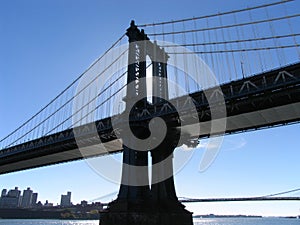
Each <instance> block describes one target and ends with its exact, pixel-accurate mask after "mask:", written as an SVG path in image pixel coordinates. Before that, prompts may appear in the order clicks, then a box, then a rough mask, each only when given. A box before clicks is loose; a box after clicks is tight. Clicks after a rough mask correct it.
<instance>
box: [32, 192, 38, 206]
mask: <svg viewBox="0 0 300 225" xmlns="http://www.w3.org/2000/svg"><path fill="white" fill-rule="evenodd" d="M37 198H38V193H33V194H32V198H31V206H36V204H37Z"/></svg>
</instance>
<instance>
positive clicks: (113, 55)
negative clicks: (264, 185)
mask: <svg viewBox="0 0 300 225" xmlns="http://www.w3.org/2000/svg"><path fill="white" fill-rule="evenodd" d="M292 4H293V1H292V0H285V1H276V2H273V3H269V4H264V5H259V6H253V7H248V8H244V9H239V10H234V11H230V12H223V13H217V14H212V15H208V16H201V17H193V18H188V19H181V20H173V21H166V22H159V23H151V24H141V25H136V24H135V22H134V21H132V22H131V24H130V27H129V28H128V29H127V31H126V33H125V34H124V35H122V36H121V37H120V38H119V39H118V40H117V41H116V42H115V43H114V44H113V45H112V46H111V47H110V48H109V49H108V50H107V51H106V52H105V53H104V54H103V55H102V56H101V57H100V58H98V59H97V60H96V61H95V62H94V63H93V64H92V65H91V66H90V67H89V68H87V69H86V71H84V72H83V73H82V74H81V75H80V76H79V77H78V78H77V79H76V80H74V81H73V82H72V83H71V84H70V85H69V86H68V87H66V89H64V90H63V91H62V92H61V93H60V94H59V95H57V96H56V97H55V98H54V99H52V100H51V101H50V102H49V103H48V104H47V105H46V106H44V107H43V108H42V109H41V110H40V111H39V112H37V113H36V114H35V115H33V116H32V117H31V118H30V119H28V120H27V121H25V122H24V123H23V124H21V125H20V126H19V127H18V128H17V129H16V130H14V131H13V132H11V133H10V134H8V135H7V136H6V137H4V138H2V139H1V140H0V149H1V150H0V162H1V163H0V174H4V173H9V172H14V171H20V170H24V169H29V168H35V167H41V166H45V165H51V164H56V163H62V162H68V161H72V160H79V159H83V158H89V157H95V156H101V155H106V154H112V153H117V152H122V151H123V162H124V163H123V170H122V184H121V187H120V192H119V195H118V198H117V200H116V201H114V202H112V203H111V204H110V205H109V208H108V213H107V214H105V215H104V216H103V219H102V222H101V223H103V224H105V225H109V224H118V223H121V222H122V221H123V222H124V218H125V220H126V221H127V222H128V224H138V223H143V224H150V222H149V221H152V222H151V224H161V223H162V222H161V221H168V222H165V223H163V224H173V225H174V224H192V220H191V213H189V212H188V211H186V210H185V209H184V208H183V206H182V205H181V204H180V203H179V201H178V198H177V196H176V192H175V187H174V182H173V176H172V174H173V170H172V154H173V151H174V149H175V147H176V146H180V145H182V144H186V145H188V146H196V145H197V143H198V140H199V139H200V138H205V137H212V136H222V135H223V134H232V133H237V132H245V131H251V130H256V129H262V128H269V127H274V126H281V125H287V124H292V123H297V122H299V119H300V93H299V92H300V89H299V84H300V61H299V59H300V49H299V41H300V38H299V37H300V28H299V26H298V24H299V22H300V21H299V20H300V14H299V13H297V12H295V13H289V11H288V9H289V7H292ZM127 38H128V39H129V41H128V40H127ZM128 42H129V44H128ZM193 75H194V76H193ZM155 118H160V120H159V121H160V122H159V121H158V120H153V119H155ZM153 121H154V122H153ZM162 121H163V122H162ZM161 123H163V124H165V126H161ZM129 125H130V126H129ZM128 126H129V130H128V129H127V130H126V127H128ZM160 128H161V129H160ZM164 129H165V130H164ZM128 131H130V132H132V133H133V134H134V135H133V136H132V135H130V134H128ZM152 131H156V132H158V133H157V134H156V136H155V134H154V136H153V134H152V133H153V132H152ZM161 131H164V132H165V133H164V132H162V133H164V138H163V139H162V140H161V142H159V143H158V144H156V142H155V140H158V139H160V137H161V134H162V133H161ZM154 133H155V132H154ZM139 140H144V141H145V140H147V141H148V142H147V145H142V146H143V147H144V151H139V150H137V149H135V148H133V147H132V145H133V146H135V145H137V143H140V141H139ZM143 143H146V142H143ZM153 143H154V144H153ZM140 146H141V145H140ZM147 151H150V152H151V156H152V163H153V165H156V164H159V163H160V162H163V161H164V162H166V163H165V164H164V165H162V166H160V167H159V168H155V166H153V167H154V168H152V170H153V173H152V185H151V187H150V186H149V185H141V186H137V185H130V184H132V182H140V181H142V182H145V184H146V183H147V182H148V177H149V176H148V168H147V167H148V159H147V157H148V152H147ZM170 156H171V157H170ZM124 165H125V166H124ZM126 165H130V166H138V167H143V168H147V169H141V170H139V171H138V172H137V171H135V170H134V169H133V168H131V167H126ZM167 173H169V174H171V176H168V177H167V179H166V180H160V179H161V177H162V176H164V175H165V174H167ZM223 200H224V199H223ZM227 200H228V199H227ZM244 200H247V199H244ZM148 209H149V210H150V212H149V210H148ZM147 210H148V211H147ZM147 213H148V214H147ZM154 215H155V216H154ZM150 216H151V218H152V219H150ZM153 218H154V219H153ZM154 220H155V221H154ZM147 221H148V222H147ZM153 221H154V222H153ZM159 221H160V222H159ZM123 224H124V223H123Z"/></svg>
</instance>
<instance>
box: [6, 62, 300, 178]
mask: <svg viewBox="0 0 300 225" xmlns="http://www.w3.org/2000/svg"><path fill="white" fill-rule="evenodd" d="M215 90H216V89H214V88H212V89H210V90H206V91H205V93H204V92H203V91H200V92H197V93H193V94H190V96H191V97H192V99H193V103H194V104H195V106H196V108H197V111H198V112H197V116H198V118H199V121H200V134H199V131H198V130H199V128H197V126H195V125H194V124H188V125H186V126H184V127H181V130H182V131H183V132H185V134H186V135H187V136H188V137H189V138H190V139H193V138H203V137H209V136H210V135H211V122H212V121H211V115H210V108H212V107H214V106H212V105H211V104H208V101H207V99H209V98H210V97H212V95H216V93H217V92H216V91H215ZM221 90H222V92H223V95H224V101H225V105H226V111H227V112H226V124H227V125H226V129H225V130H224V132H223V129H221V130H216V131H215V133H216V134H217V133H225V134H231V133H236V132H242V131H249V130H256V129H260V128H268V127H272V126H277V125H285V124H290V123H295V122H299V121H300V63H297V64H294V65H290V66H286V67H282V68H280V69H276V70H273V71H269V72H266V73H262V74H259V75H255V76H252V77H248V78H244V79H241V80H237V81H234V82H230V83H227V84H223V85H221ZM208 95H210V97H209V96H208ZM185 100H186V98H184V97H180V98H178V99H175V100H172V103H173V104H174V105H175V104H179V105H183V104H184V103H183V101H185ZM215 104H216V106H217V105H218V104H221V103H220V102H216V103H215ZM143 110H146V111H147V112H148V113H147V115H146V116H141V115H142V114H143V113H142V112H141V113H139V114H138V115H139V116H138V117H137V118H136V121H137V122H138V123H140V122H147V121H149V120H150V119H151V118H153V117H154V116H161V117H162V118H165V120H166V121H167V122H169V123H170V124H172V125H173V126H175V127H176V126H180V123H178V122H176V121H178V114H177V113H176V112H175V111H174V109H173V108H172V107H166V105H157V106H155V107H154V108H153V107H152V108H151V107H149V108H146V109H143ZM186 111H187V113H186V114H185V119H186V120H188V119H189V117H192V116H195V115H191V114H189V113H188V112H189V109H188V108H187V109H186ZM117 117H120V118H121V117H122V116H121V115H119V116H117ZM220 119H222V118H217V119H216V120H220ZM74 134H77V135H76V137H77V138H76V139H75V138H74ZM99 137H100V138H101V142H102V143H104V145H105V147H103V146H101V145H100V144H99ZM78 146H80V151H79V149H78ZM121 151H122V141H121V140H120V139H117V137H116V135H115V133H114V131H113V128H112V126H111V118H106V119H103V120H100V121H96V122H95V123H92V124H87V125H83V126H81V127H78V128H74V129H70V130H65V131H62V132H60V133H56V134H52V135H49V136H46V137H42V138H39V139H36V140H32V141H29V142H27V143H24V144H20V145H17V146H13V147H9V148H7V149H3V150H1V151H0V174H5V173H9V172H14V171H20V170H24V169H30V168H36V167H41V166H47V165H52V164H57V163H62V162H68V161H73V160H79V159H83V158H89V157H95V156H102V155H107V154H112V153H117V152H121Z"/></svg>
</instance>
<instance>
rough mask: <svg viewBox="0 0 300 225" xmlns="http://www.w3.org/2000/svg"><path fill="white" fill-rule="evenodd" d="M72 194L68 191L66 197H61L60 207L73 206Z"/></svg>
mask: <svg viewBox="0 0 300 225" xmlns="http://www.w3.org/2000/svg"><path fill="white" fill-rule="evenodd" d="M71 205H72V204H71V192H70V191H68V192H67V194H66V195H61V199H60V206H63V207H66V206H71Z"/></svg>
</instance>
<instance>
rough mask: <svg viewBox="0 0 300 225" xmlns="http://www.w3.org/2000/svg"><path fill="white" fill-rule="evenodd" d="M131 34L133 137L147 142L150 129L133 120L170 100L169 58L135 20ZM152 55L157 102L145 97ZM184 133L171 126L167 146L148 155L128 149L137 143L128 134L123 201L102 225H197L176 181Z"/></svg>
mask: <svg viewBox="0 0 300 225" xmlns="http://www.w3.org/2000/svg"><path fill="white" fill-rule="evenodd" d="M126 35H127V36H128V38H129V52H128V74H127V85H129V84H130V83H132V82H133V83H134V85H133V86H132V87H130V88H129V86H127V93H126V97H125V98H124V101H125V102H126V109H125V111H127V112H128V114H129V123H130V128H131V130H132V132H133V134H134V135H135V136H136V137H137V138H139V139H145V138H147V137H149V135H150V131H149V129H148V126H149V124H147V125H145V124H144V123H143V122H141V123H139V122H136V121H133V120H131V119H130V118H133V115H134V114H135V113H136V112H138V111H140V110H141V109H142V108H145V107H146V106H147V108H149V106H150V107H151V105H152V106H154V105H155V104H158V103H163V102H164V101H167V100H168V83H167V80H166V79H167V60H168V55H167V53H166V52H165V51H164V49H163V48H160V47H159V46H158V45H157V43H156V42H155V41H154V42H153V43H152V42H151V41H150V39H149V38H148V37H147V35H146V34H145V33H144V30H139V29H138V28H137V26H136V25H135V23H134V21H131V25H130V27H129V28H128V29H127V32H126ZM147 56H149V57H150V59H151V61H152V76H153V79H152V80H151V81H152V96H153V97H152V103H150V102H149V101H148V100H147V97H141V96H147V83H146V69H147V68H146V57H147ZM132 103H134V104H133V105H132ZM131 116H132V117H131ZM154 126H155V125H154ZM156 131H157V130H156ZM158 134H159V132H158ZM179 134H180V131H178V130H177V129H175V128H172V126H170V125H168V124H167V128H166V135H165V138H164V139H163V141H162V142H161V143H160V144H158V146H156V147H155V148H152V149H151V148H149V147H148V146H145V147H144V149H142V150H136V149H132V148H130V147H129V146H127V145H126V144H124V142H125V143H129V144H130V143H131V144H132V142H134V139H132V137H130V136H126V133H124V134H123V138H125V139H127V140H125V141H124V140H123V149H124V152H123V169H122V182H121V185H120V190H119V194H118V197H117V199H116V200H115V201H113V202H111V203H110V204H109V206H108V208H107V210H106V212H105V213H103V214H102V215H101V219H100V224H101V225H117V224H120V225H121V224H122V225H125V224H128V225H129V224H130V225H137V224H143V225H147V224H149V225H150V224H151V225H192V224H193V222H192V213H191V212H189V211H187V210H185V209H184V206H183V205H182V204H181V203H180V202H179V200H178V198H177V196H176V191H175V185H174V179H173V162H172V160H173V151H174V149H175V147H176V146H177V144H178V141H179ZM133 145H134V144H133ZM149 151H150V152H151V157H152V179H151V182H152V183H151V186H150V185H149V174H148V152H149ZM153 165H158V166H153ZM167 174H172V175H171V176H168V175H167Z"/></svg>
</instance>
